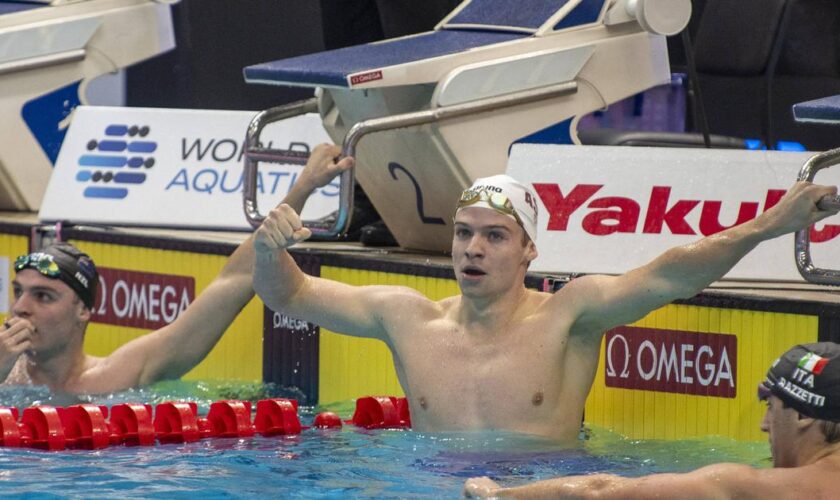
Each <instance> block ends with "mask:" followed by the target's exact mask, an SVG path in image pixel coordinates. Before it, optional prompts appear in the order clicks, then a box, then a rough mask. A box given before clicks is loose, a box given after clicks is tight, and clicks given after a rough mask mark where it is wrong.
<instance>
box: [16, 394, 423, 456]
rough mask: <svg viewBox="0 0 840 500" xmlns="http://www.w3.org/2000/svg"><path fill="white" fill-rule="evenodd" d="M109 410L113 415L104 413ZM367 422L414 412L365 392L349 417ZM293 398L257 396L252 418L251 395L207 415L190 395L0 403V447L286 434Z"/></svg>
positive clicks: (294, 419) (334, 419)
mask: <svg viewBox="0 0 840 500" xmlns="http://www.w3.org/2000/svg"><path fill="white" fill-rule="evenodd" d="M109 413H110V419H109V418H108V416H109ZM346 422H347V423H349V424H353V425H356V426H359V427H364V428H366V429H385V428H409V427H411V416H410V414H409V410H408V402H407V401H406V399H405V398H397V397H393V396H367V397H363V398H359V399H357V400H356V411H355V412H354V414H353V418H352V419H350V420H347V421H346ZM313 426H314V427H318V428H340V427H341V426H342V421H341V418H339V416H338V415H336V414H335V413H332V412H323V413H319V414H318V415H317V416H316V417H315V421H314V423H313ZM308 428H309V427H306V426H302V425H301V423H300V418H299V417H298V402H297V401H296V400H294V399H264V400H261V401H258V402H257V411H256V415H255V417H254V421H253V422H251V402H250V401H237V400H223V401H216V402H215V403H213V404H211V405H210V411H209V412H208V413H207V416H206V417H201V416H199V415H198V406H197V405H196V404H195V403H193V402H187V403H185V402H166V403H161V404H159V405H157V406H156V407H155V408H154V411H153V410H152V406H151V405H148V404H140V403H123V404H118V405H114V406H112V407H111V408H110V410H109V408H108V407H106V406H98V405H93V404H81V405H75V406H69V407H66V408H63V407H55V406H32V407H29V408H26V409H24V410H23V412H22V415H21V414H20V412H19V411H18V409H17V408H14V407H0V447H10V448H19V447H24V448H37V449H43V450H53V451H55V450H65V449H85V450H94V449H101V448H106V447H108V446H122V445H124V446H152V445H154V444H155V442H158V443H160V444H167V443H189V442H193V441H198V440H199V439H210V438H228V437H250V436H253V435H254V434H260V435H263V436H283V435H295V434H300V433H301V432H302V431H303V430H304V429H308Z"/></svg>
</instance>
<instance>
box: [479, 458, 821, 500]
mask: <svg viewBox="0 0 840 500" xmlns="http://www.w3.org/2000/svg"><path fill="white" fill-rule="evenodd" d="M801 482H802V481H801V480H797V479H796V478H795V477H793V475H792V474H790V473H787V472H786V471H784V470H781V469H754V468H752V467H749V466H747V465H739V464H715V465H710V466H707V467H703V468H701V469H697V470H695V471H692V472H689V473H686V474H654V475H650V476H643V477H639V478H627V477H621V476H615V475H612V474H592V475H588V476H569V477H558V478H556V479H547V480H544V481H537V482H534V483H530V484H526V485H524V486H517V487H513V488H502V487H501V486H499V485H498V484H497V483H496V482H495V481H493V480H492V479H490V478H487V477H479V478H473V479H469V480H467V482H466V484H465V485H464V495H465V496H467V497H472V498H491V497H494V498H523V499H524V498H528V499H533V498H580V499H584V498H600V499H611V498H615V499H618V498H778V495H779V492H780V491H793V490H792V489H791V488H793V487H794V486H795V485H796V486H800V487H805V488H807V485H803V484H798V485H797V484H796V483H801ZM797 491H799V492H802V491H801V490H797ZM815 496H819V495H815Z"/></svg>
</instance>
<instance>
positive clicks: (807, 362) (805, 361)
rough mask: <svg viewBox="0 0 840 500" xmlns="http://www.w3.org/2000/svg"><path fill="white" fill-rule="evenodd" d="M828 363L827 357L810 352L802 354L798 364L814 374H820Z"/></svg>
mask: <svg viewBox="0 0 840 500" xmlns="http://www.w3.org/2000/svg"><path fill="white" fill-rule="evenodd" d="M827 364H828V360H827V359H825V358H822V357H820V356H817V355H816V354H814V353H812V352H809V353H808V354H806V355H804V356H802V359H800V360H799V365H798V366H799V368H802V369H803V370H808V371H809V372H811V373H813V374H814V375H819V374H820V373H822V371H823V368H825V365H827Z"/></svg>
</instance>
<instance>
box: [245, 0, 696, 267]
mask: <svg viewBox="0 0 840 500" xmlns="http://www.w3.org/2000/svg"><path fill="white" fill-rule="evenodd" d="M690 15H691V3H690V1H689V0H550V1H546V0H524V1H523V0H518V1H515V2H514V1H513V0H466V1H464V2H463V3H462V4H461V5H459V6H458V7H457V8H456V9H455V10H454V11H453V12H452V13H451V14H450V15H449V16H447V17H446V18H445V19H444V20H443V21H441V23H440V24H439V25H438V26H437V27H436V28H435V29H434V31H431V32H427V33H421V34H418V35H412V36H408V37H403V38H397V39H392V40H386V41H384V42H378V43H371V44H367V45H361V46H356V47H348V48H344V49H339V50H334V51H328V52H323V53H318V54H313V55H308V56H302V57H296V58H292V59H285V60H280V61H274V62H269V63H265V64H259V65H256V66H250V67H247V68H245V79H246V81H248V82H249V83H261V84H271V85H286V86H301V87H314V88H316V89H317V92H316V95H317V98H316V100H315V101H312V102H304V103H298V104H293V105H289V106H284V107H278V108H274V109H271V110H267V111H265V112H263V113H261V114H260V115H258V116H257V117H256V118H255V119H254V121H253V122H252V123H251V126H250V127H249V129H248V133H247V140H246V152H245V168H246V178H248V177H251V178H255V177H256V170H257V166H258V163H259V162H263V161H268V162H271V161H279V160H277V159H275V156H276V155H275V154H274V152H273V151H272V150H270V149H266V148H263V147H261V144H260V140H259V136H260V132H261V131H262V128H263V127H265V126H266V125H268V124H269V123H272V122H273V121H276V120H280V119H283V118H286V117H289V116H292V115H294V114H297V113H303V112H306V111H310V110H312V109H317V110H318V111H319V112H320V114H321V117H322V119H323V122H324V126H325V128H326V129H327V131H328V133H329V134H330V136H331V137H332V139H333V140H334V141H336V142H338V143H342V144H343V145H344V153H345V154H346V155H352V156H355V157H356V167H355V177H356V178H357V179H358V181H359V183H360V184H361V185H362V187H363V188H364V189H365V192H366V193H367V195H368V197H369V198H370V199H371V201H372V202H373V204H374V206H375V207H376V209H377V211H378V212H379V213H380V215H382V218H383V219H384V221H385V222H386V224H387V225H388V227H389V228H390V229H391V231H392V233H393V234H394V236H395V237H396V239H397V241H398V242H399V244H400V245H401V246H403V247H407V248H416V249H424V250H434V251H442V250H443V251H445V250H448V249H449V248H450V245H451V239H452V228H451V224H452V222H451V218H452V213H453V211H454V206H455V200H457V198H458V195H459V194H460V192H461V191H462V190H463V189H465V188H466V187H468V186H469V185H470V184H471V183H472V182H473V181H474V180H475V179H476V178H478V177H484V176H488V175H494V174H499V173H503V172H504V171H505V166H506V163H507V157H508V151H509V149H510V147H511V145H512V144H514V143H518V142H526V143H528V142H540V143H544V142H549V143H566V144H570V143H577V142H578V141H577V134H576V127H577V120H578V117H580V116H582V115H585V114H587V113H590V112H592V111H595V110H597V109H601V108H604V107H606V106H607V105H609V104H610V103H613V102H616V101H618V100H621V99H624V98H626V97H629V96H631V95H634V94H636V93H638V92H641V91H643V90H646V89H648V88H650V87H653V86H655V85H660V84H664V83H667V82H669V81H670V68H669V66H668V59H667V50H666V45H665V35H671V34H675V33H677V32H679V31H681V30H682V28H683V27H684V26H685V25H686V24H687V22H688V20H689V17H690ZM363 138H364V139H365V140H364V141H362V139H363ZM353 175H354V173H353V172H350V173H347V174H345V176H344V177H343V178H342V194H341V197H340V203H341V209H340V211H339V215H338V217H337V218H336V220H335V223H334V224H332V225H330V226H323V225H319V224H316V223H312V222H311V221H308V222H307V226H309V227H310V228H312V229H313V233H314V234H315V235H325V236H330V235H336V234H339V233H341V232H342V231H343V230H344V228H345V225H346V223H347V222H348V220H349V217H350V212H351V210H352V186H353V183H352V179H353ZM255 200H256V186H255V184H254V183H251V184H249V183H248V182H247V181H246V184H245V193H244V205H245V212H246V216H247V218H248V219H249V221H250V222H251V223H252V224H254V225H256V224H258V223H259V222H260V220H261V218H262V216H261V215H260V213H259V210H258V208H257V206H256V201H255Z"/></svg>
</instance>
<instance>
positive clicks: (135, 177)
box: [114, 172, 146, 184]
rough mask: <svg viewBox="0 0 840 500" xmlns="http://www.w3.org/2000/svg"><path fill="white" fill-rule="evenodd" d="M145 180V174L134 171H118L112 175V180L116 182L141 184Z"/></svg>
mask: <svg viewBox="0 0 840 500" xmlns="http://www.w3.org/2000/svg"><path fill="white" fill-rule="evenodd" d="M145 180H146V174H138V173H134V172H120V173H118V174H117V175H115V176H114V182H116V183H118V184H143V182H144V181H145Z"/></svg>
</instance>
